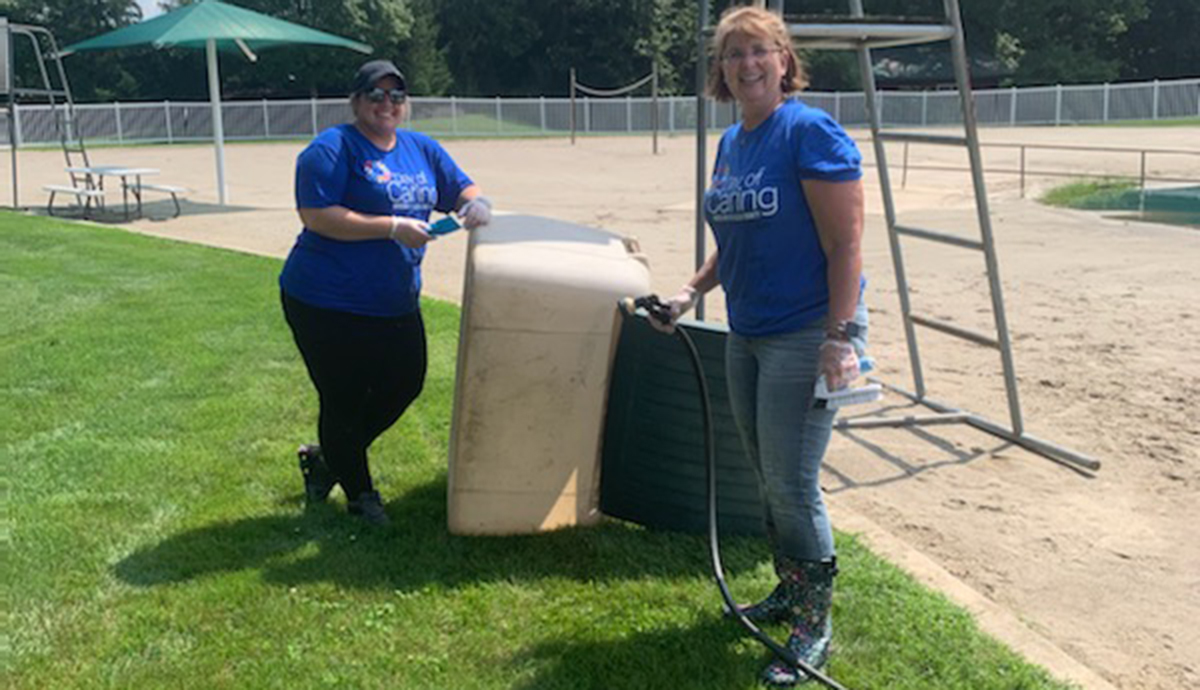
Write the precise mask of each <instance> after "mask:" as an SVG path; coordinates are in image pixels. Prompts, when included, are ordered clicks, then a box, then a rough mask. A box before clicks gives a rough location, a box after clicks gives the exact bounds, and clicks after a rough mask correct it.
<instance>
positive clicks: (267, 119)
mask: <svg viewBox="0 0 1200 690" xmlns="http://www.w3.org/2000/svg"><path fill="white" fill-rule="evenodd" d="M263 138H264V139H270V138H271V114H270V113H269V112H268V111H267V99H265V98H264V99H263Z"/></svg>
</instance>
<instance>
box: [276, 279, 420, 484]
mask: <svg viewBox="0 0 1200 690" xmlns="http://www.w3.org/2000/svg"><path fill="white" fill-rule="evenodd" d="M281 295H282V299H283V314H284V316H285V317H286V318H287V323H288V326H290V327H291V329H292V335H293V336H294V337H295V339H296V346H297V347H299V348H300V355H301V356H302V357H303V358H304V364H305V366H306V367H308V375H309V377H310V378H311V379H312V382H313V385H314V386H316V388H317V394H318V396H319V397H320V401H321V414H320V418H319V422H318V429H317V431H318V434H319V435H320V439H321V451H322V454H323V455H324V456H325V462H326V464H328V465H329V469H330V470H332V471H333V473H334V475H335V476H336V477H337V479H338V482H339V483H340V484H341V485H342V490H343V491H345V492H346V497H347V498H350V499H356V498H358V496H359V494H361V493H363V492H364V491H373V490H374V485H373V484H372V483H371V471H370V469H369V468H368V466H367V449H368V448H370V447H371V443H372V442H373V441H374V440H375V439H376V438H378V437H379V435H380V434H382V433H383V432H384V431H387V429H388V428H389V427H391V426H392V425H393V424H395V423H396V420H397V419H400V415H402V414H404V411H405V410H406V409H408V406H409V405H410V404H411V403H412V402H413V401H414V400H416V399H417V396H418V395H419V394H420V393H421V388H422V386H424V385H425V370H426V364H427V360H426V346H425V325H424V323H423V322H422V320H421V312H419V311H418V312H414V313H412V314H408V315H405V316H401V317H397V318H381V317H373V316H362V315H359V314H351V313H348V312H342V311H333V310H330V309H320V308H318V307H314V306H311V305H308V304H305V303H303V302H300V301H297V300H295V299H293V298H291V297H289V296H288V295H287V294H286V293H281Z"/></svg>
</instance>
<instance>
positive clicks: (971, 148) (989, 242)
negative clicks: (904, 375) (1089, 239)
mask: <svg viewBox="0 0 1200 690" xmlns="http://www.w3.org/2000/svg"><path fill="white" fill-rule="evenodd" d="M855 1H858V0H855ZM945 6H946V15H947V18H948V19H949V20H950V21H951V22H952V23H953V25H954V36H953V37H952V38H951V39H950V40H951V43H952V46H953V49H954V52H955V55H956V59H955V60H953V62H954V72H955V76H956V78H957V81H958V95H959V98H960V99H961V103H962V115H963V125H964V126H965V128H966V134H967V154H968V155H969V157H970V159H971V182H972V183H973V185H974V187H975V208H976V210H977V211H978V214H979V230H980V232H981V233H982V235H983V241H984V253H983V255H984V259H985V261H986V262H987V274H988V282H989V283H990V284H991V288H992V311H993V312H994V313H995V317H996V335H997V336H998V337H997V340H999V341H1000V360H1001V363H1002V364H1003V365H1004V382H1005V387H1006V389H1007V391H1008V411H1009V415H1010V417H1011V418H1012V428H1013V432H1014V433H1016V434H1017V435H1018V436H1019V435H1021V434H1023V433H1025V424H1024V422H1023V421H1022V419H1021V403H1020V400H1019V399H1018V396H1017V374H1016V366H1015V364H1014V363H1013V356H1012V342H1011V340H1010V339H1009V336H1008V318H1007V317H1006V316H1005V314H1004V298H1003V293H1002V288H1001V285H1000V265H999V261H997V259H996V244H995V240H994V238H993V235H992V215H991V211H990V210H989V209H988V197H987V187H986V186H985V185H984V183H983V159H982V157H981V156H980V155H979V131H978V129H977V127H976V122H975V101H974V99H972V98H971V92H970V89H971V75H970V73H969V71H968V70H967V62H966V56H967V46H966V41H965V39H964V38H963V26H962V16H961V15H960V14H959V8H958V0H945ZM1059 93H1060V94H1061V89H1060V90H1059ZM918 392H919V391H918Z"/></svg>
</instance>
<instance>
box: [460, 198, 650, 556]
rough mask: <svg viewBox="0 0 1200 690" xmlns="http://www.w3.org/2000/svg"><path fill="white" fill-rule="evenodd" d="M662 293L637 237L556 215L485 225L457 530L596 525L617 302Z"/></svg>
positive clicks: (475, 284) (468, 341) (474, 264)
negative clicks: (654, 287) (655, 286)
mask: <svg viewBox="0 0 1200 690" xmlns="http://www.w3.org/2000/svg"><path fill="white" fill-rule="evenodd" d="M649 291H650V272H649V269H648V268H647V266H646V262H645V259H644V257H642V256H641V255H640V254H637V253H636V247H635V246H633V243H631V242H627V241H625V240H624V239H623V238H621V237H620V236H618V235H614V234H613V233H610V232H607V231H604V230H598V229H595V228H588V227H584V226H580V225H574V224H571V223H565V222H562V221H557V220H552V219H549V218H539V217H535V216H496V217H495V218H494V219H493V221H492V223H491V224H490V225H489V226H487V227H485V228H482V229H480V230H478V231H476V232H473V233H471V241H470V246H469V249H468V254H467V267H466V284H465V286H464V290H463V309H462V325H461V332H460V339H459V346H458V372H457V380H456V381H455V390H454V416H453V421H452V423H451V428H450V475H449V527H450V531H451V532H453V533H455V534H525V533H532V532H540V531H544V530H551V529H556V528H559V527H568V526H571V525H582V524H589V523H592V522H595V521H596V520H597V519H598V518H599V516H600V512H599V507H598V503H599V492H598V487H599V475H598V471H599V458H600V439H601V432H602V422H603V416H604V403H605V395H606V393H607V390H608V377H609V369H610V365H611V361H612V352H613V347H614V344H615V341H614V337H613V331H614V327H615V324H616V318H615V317H616V310H617V303H618V302H619V301H620V300H621V299H622V298H624V297H630V296H637V295H644V294H646V293H648V292H649Z"/></svg>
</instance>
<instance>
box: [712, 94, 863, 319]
mask: <svg viewBox="0 0 1200 690" xmlns="http://www.w3.org/2000/svg"><path fill="white" fill-rule="evenodd" d="M861 162H862V156H861V155H860V154H859V152H858V147H856V146H855V145H854V141H853V140H852V139H851V138H850V136H849V135H848V134H846V132H845V130H843V129H842V128H841V126H840V125H838V123H837V122H835V121H834V120H833V118H831V117H830V116H829V115H828V114H827V113H826V112H824V111H823V110H819V109H817V108H813V107H810V106H807V105H804V104H803V103H800V102H799V101H788V102H786V103H784V104H783V105H782V106H780V107H779V108H778V109H776V110H775V112H774V113H772V114H771V116H770V117H768V118H767V119H766V121H764V122H763V123H761V124H760V125H759V126H758V127H755V128H754V129H753V130H752V131H748V132H747V131H744V130H743V129H742V125H741V123H738V124H736V125H734V126H732V127H730V128H729V129H727V130H726V131H725V133H724V134H723V135H722V137H721V144H720V147H719V149H718V151H717V160H716V164H715V166H714V168H713V177H712V186H710V187H709V189H708V190H707V191H706V192H705V195H704V216H705V219H706V220H707V221H708V223H709V225H711V226H712V229H713V234H714V235H716V239H717V250H718V257H717V277H718V278H719V279H720V281H721V287H723V288H724V289H725V298H726V299H725V303H726V309H727V311H728V314H729V327H730V329H731V330H732V331H733V332H735V333H738V334H740V335H745V336H753V337H757V336H766V335H777V334H780V333H790V332H793V331H796V330H799V329H800V328H802V327H804V326H806V325H808V324H810V323H812V322H814V321H816V320H817V319H821V318H824V317H825V315H826V314H827V313H828V311H829V284H828V280H827V277H826V260H825V252H824V251H823V250H822V249H821V242H820V239H819V238H818V236H817V228H816V224H815V223H814V222H813V217H812V211H811V210H810V209H809V206H808V202H807V200H806V199H805V198H804V190H803V188H802V187H801V186H800V183H801V181H803V180H824V181H829V182H849V181H852V180H857V179H859V178H861V177H862V167H861Z"/></svg>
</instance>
